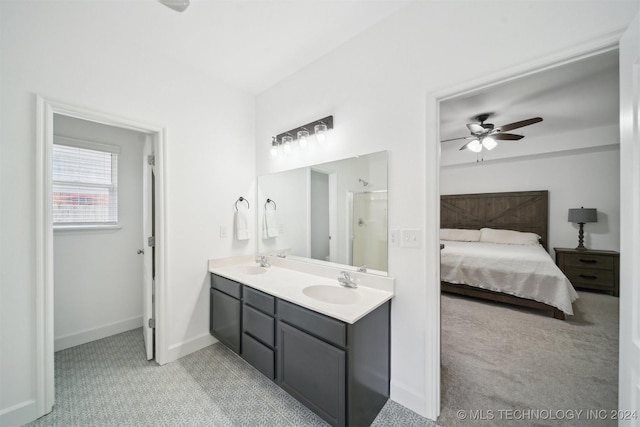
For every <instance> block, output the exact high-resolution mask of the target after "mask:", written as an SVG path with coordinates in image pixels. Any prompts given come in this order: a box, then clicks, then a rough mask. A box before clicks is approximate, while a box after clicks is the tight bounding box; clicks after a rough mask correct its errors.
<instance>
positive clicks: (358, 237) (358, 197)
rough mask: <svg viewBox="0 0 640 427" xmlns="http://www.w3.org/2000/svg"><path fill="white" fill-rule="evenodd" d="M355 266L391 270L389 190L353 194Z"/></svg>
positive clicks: (353, 257) (353, 259)
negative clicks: (389, 261)
mask: <svg viewBox="0 0 640 427" xmlns="http://www.w3.org/2000/svg"><path fill="white" fill-rule="evenodd" d="M349 218H350V220H349V224H350V228H351V230H350V231H351V251H350V252H351V265H354V266H357V267H366V268H367V270H381V271H387V190H379V191H362V192H350V193H349Z"/></svg>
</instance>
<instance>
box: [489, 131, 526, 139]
mask: <svg viewBox="0 0 640 427" xmlns="http://www.w3.org/2000/svg"><path fill="white" fill-rule="evenodd" d="M491 138H493V139H495V140H500V141H518V140H520V139H522V138H524V135H515V134H513V133H497V134H495V135H492V136H491Z"/></svg>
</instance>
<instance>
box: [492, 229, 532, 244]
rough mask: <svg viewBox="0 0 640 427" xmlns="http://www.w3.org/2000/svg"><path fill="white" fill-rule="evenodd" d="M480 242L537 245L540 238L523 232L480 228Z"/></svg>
mask: <svg viewBox="0 0 640 427" xmlns="http://www.w3.org/2000/svg"><path fill="white" fill-rule="evenodd" d="M480 241H481V242H486V243H502V244H505V245H539V244H540V236H538V235H537V234H536V233H525V232H523V231H515V230H497V229H495V228H482V229H481V230H480Z"/></svg>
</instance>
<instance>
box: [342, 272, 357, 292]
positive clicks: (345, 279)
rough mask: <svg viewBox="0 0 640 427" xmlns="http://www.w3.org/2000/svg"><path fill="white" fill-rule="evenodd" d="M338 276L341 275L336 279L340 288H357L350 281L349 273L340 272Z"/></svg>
mask: <svg viewBox="0 0 640 427" xmlns="http://www.w3.org/2000/svg"><path fill="white" fill-rule="evenodd" d="M340 274H342V276H341V277H338V283H340V284H341V285H342V286H345V287H347V288H357V287H358V284H357V283H356V282H354V281H353V280H351V276H350V275H349V273H347V272H346V271H341V272H340Z"/></svg>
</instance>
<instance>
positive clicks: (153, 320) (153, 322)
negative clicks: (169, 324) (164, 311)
mask: <svg viewBox="0 0 640 427" xmlns="http://www.w3.org/2000/svg"><path fill="white" fill-rule="evenodd" d="M149 327H150V328H151V329H155V328H156V319H153V318H151V319H149Z"/></svg>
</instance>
